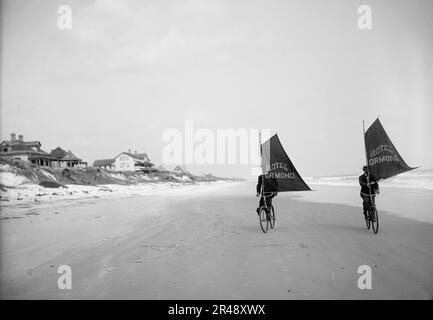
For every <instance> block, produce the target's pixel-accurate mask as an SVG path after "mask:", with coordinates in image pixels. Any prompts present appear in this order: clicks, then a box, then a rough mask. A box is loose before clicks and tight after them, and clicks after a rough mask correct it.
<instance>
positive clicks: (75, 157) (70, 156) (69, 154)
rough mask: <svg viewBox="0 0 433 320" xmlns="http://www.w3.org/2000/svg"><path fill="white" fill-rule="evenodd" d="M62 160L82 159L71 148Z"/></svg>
mask: <svg viewBox="0 0 433 320" xmlns="http://www.w3.org/2000/svg"><path fill="white" fill-rule="evenodd" d="M61 160H77V161H81V159H80V158H78V157H77V156H76V155H74V154H73V153H72V151H71V150H69V151H68V152H67V153H66V156H64V157H63V158H62V159H61Z"/></svg>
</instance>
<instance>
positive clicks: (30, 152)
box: [0, 150, 56, 160]
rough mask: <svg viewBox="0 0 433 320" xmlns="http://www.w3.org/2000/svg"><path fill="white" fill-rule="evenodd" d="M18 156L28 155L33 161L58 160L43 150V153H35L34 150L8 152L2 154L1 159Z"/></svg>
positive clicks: (0, 153)
mask: <svg viewBox="0 0 433 320" xmlns="http://www.w3.org/2000/svg"><path fill="white" fill-rule="evenodd" d="M18 155H27V156H28V158H29V160H32V159H41V158H43V159H51V160H56V158H55V157H53V156H52V155H50V154H49V153H47V152H45V151H43V150H41V151H33V150H12V151H7V152H0V157H2V156H3V157H9V156H18Z"/></svg>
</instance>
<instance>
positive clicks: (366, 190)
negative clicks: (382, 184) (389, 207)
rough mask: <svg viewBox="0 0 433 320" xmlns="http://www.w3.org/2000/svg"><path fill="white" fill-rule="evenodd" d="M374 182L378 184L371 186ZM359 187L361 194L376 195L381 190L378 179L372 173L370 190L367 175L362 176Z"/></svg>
mask: <svg viewBox="0 0 433 320" xmlns="http://www.w3.org/2000/svg"><path fill="white" fill-rule="evenodd" d="M372 182H376V183H375V184H371V183H372ZM359 185H360V186H361V194H365V195H370V190H371V194H372V195H374V194H376V191H377V190H379V184H378V183H377V179H376V177H375V176H374V175H372V174H371V173H370V188H368V186H367V176H366V175H365V174H361V175H360V176H359Z"/></svg>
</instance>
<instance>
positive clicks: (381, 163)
mask: <svg viewBox="0 0 433 320" xmlns="http://www.w3.org/2000/svg"><path fill="white" fill-rule="evenodd" d="M362 127H363V131H364V144H365V159H366V167H367V185H368V188H369V197H370V201H369V203H370V206H369V208H368V210H367V217H366V219H365V222H366V224H367V229H369V230H370V225H371V227H372V229H373V232H374V233H377V232H378V231H379V216H378V213H377V208H376V201H375V197H376V191H375V192H373V193H372V192H371V187H370V175H373V176H374V177H375V178H376V179H377V181H381V180H384V179H388V178H390V177H393V176H396V175H398V174H401V173H404V172H407V171H410V170H414V169H416V168H411V167H409V166H408V165H407V164H406V162H405V161H404V160H403V158H402V157H401V156H400V154H399V153H398V151H397V149H396V148H395V146H394V144H393V143H392V142H391V139H390V138H389V137H388V135H387V133H386V131H385V129H384V128H383V126H382V124H381V123H380V121H379V118H377V119H376V120H375V121H374V122H373V124H372V125H371V126H370V127H369V128H368V130H367V131H365V125H364V121H363V122H362Z"/></svg>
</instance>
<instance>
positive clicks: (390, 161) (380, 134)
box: [365, 119, 416, 179]
mask: <svg viewBox="0 0 433 320" xmlns="http://www.w3.org/2000/svg"><path fill="white" fill-rule="evenodd" d="M365 146H366V152H367V159H368V167H369V171H370V173H372V174H373V175H374V176H375V177H376V179H386V178H390V177H392V176H395V175H397V174H400V173H403V172H406V171H409V170H413V169H416V168H411V167H409V166H408V165H407V164H406V162H404V160H403V158H402V157H401V156H400V154H399V153H398V151H397V149H396V148H395V147H394V145H393V143H392V142H391V140H390V139H389V137H388V135H387V134H386V132H385V129H384V128H383V126H382V124H381V123H380V121H379V119H376V121H374V122H373V124H372V125H371V126H370V128H368V130H367V131H366V132H365Z"/></svg>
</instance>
